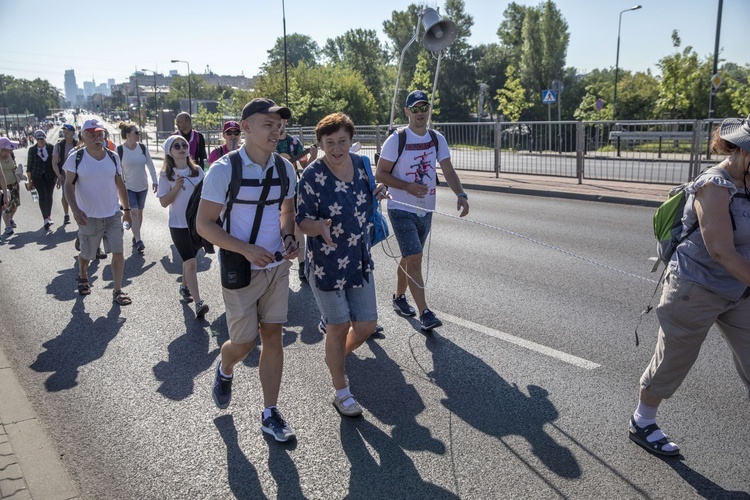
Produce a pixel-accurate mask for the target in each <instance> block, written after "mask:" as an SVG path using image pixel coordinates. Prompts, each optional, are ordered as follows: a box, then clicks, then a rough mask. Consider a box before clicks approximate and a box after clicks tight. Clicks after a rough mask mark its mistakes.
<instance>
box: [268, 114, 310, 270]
mask: <svg viewBox="0 0 750 500" xmlns="http://www.w3.org/2000/svg"><path fill="white" fill-rule="evenodd" d="M286 126H287V120H281V133H280V135H279V142H278V143H277V144H276V152H277V153H279V154H280V155H281V156H282V157H284V158H286V159H287V160H289V161H290V162H291V163H292V165H294V167H295V169H296V171H297V180H299V178H300V176H301V175H302V171H303V170H304V169H305V167H306V166H307V165H309V164H310V163H311V162H313V161H315V158H317V157H318V148H317V147H315V145H314V144H313V145H312V146H310V147H309V148H308V151H307V152H306V150H305V146H304V144H302V140H301V139H300V138H299V137H297V136H296V135H290V134H288V133H287V130H286ZM297 164H299V168H297ZM294 206H295V207H296V206H297V199H296V198H295V200H294ZM294 237H295V238H297V242H298V243H299V256H298V257H297V266H298V267H297V276H298V277H299V280H300V281H307V273H305V236H304V235H303V234H302V232H301V231H300V230H299V227H296V228H295V230H294Z"/></svg>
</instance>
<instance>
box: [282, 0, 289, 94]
mask: <svg viewBox="0 0 750 500" xmlns="http://www.w3.org/2000/svg"><path fill="white" fill-rule="evenodd" d="M281 18H282V22H283V24H284V98H285V99H286V102H285V103H284V106H289V74H288V73H287V67H286V66H287V61H286V59H287V50H286V7H285V5H284V0H281Z"/></svg>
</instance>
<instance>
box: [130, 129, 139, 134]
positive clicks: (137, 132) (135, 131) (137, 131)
mask: <svg viewBox="0 0 750 500" xmlns="http://www.w3.org/2000/svg"><path fill="white" fill-rule="evenodd" d="M131 132H132V133H134V134H135V135H141V132H140V130H131Z"/></svg>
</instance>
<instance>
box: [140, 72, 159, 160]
mask: <svg viewBox="0 0 750 500" xmlns="http://www.w3.org/2000/svg"><path fill="white" fill-rule="evenodd" d="M141 71H147V72H149V73H152V74H153V75H154V129H155V130H154V135H155V136H156V147H157V148H158V147H159V95H158V94H157V93H156V71H154V70H152V69H143V68H142V69H141Z"/></svg>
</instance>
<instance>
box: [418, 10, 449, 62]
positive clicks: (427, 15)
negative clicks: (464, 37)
mask: <svg viewBox="0 0 750 500" xmlns="http://www.w3.org/2000/svg"><path fill="white" fill-rule="evenodd" d="M422 26H424V31H425V33H424V38H423V39H422V44H423V45H424V47H425V48H426V49H427V50H429V51H430V52H440V51H441V50H443V49H444V48H446V47H448V46H449V45H450V44H452V43H453V41H454V40H455V39H456V37H458V26H456V23H454V22H453V21H451V20H449V19H443V18H442V17H440V14H438V13H437V11H436V10H435V9H433V8H430V7H427V8H425V10H424V13H423V16H422Z"/></svg>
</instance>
